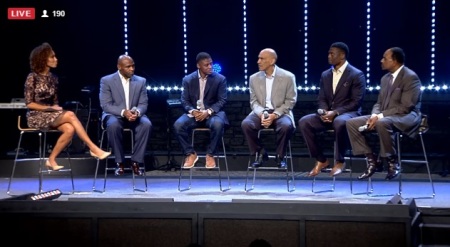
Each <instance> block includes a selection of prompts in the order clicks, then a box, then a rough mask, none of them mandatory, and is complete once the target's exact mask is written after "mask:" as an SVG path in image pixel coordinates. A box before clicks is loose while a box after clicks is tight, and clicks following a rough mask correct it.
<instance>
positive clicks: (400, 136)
mask: <svg viewBox="0 0 450 247" xmlns="http://www.w3.org/2000/svg"><path fill="white" fill-rule="evenodd" d="M418 135H419V138H420V144H421V147H422V155H423V160H406V159H405V160H404V159H402V156H401V148H400V145H401V139H402V137H403V134H401V133H398V134H397V147H398V157H399V158H398V163H399V166H400V171H401V168H402V164H403V163H413V164H425V166H426V168H427V173H428V180H429V182H430V186H431V197H430V198H434V197H435V195H436V192H435V190H434V183H433V179H432V178H431V171H430V165H429V162H428V157H427V152H426V149H425V142H424V141H423V133H422V132H421V131H419V133H418ZM401 176H402V173H400V175H399V188H398V191H399V192H398V194H399V195H400V196H401V195H402V192H403V191H402V190H403V187H402V177H401Z"/></svg>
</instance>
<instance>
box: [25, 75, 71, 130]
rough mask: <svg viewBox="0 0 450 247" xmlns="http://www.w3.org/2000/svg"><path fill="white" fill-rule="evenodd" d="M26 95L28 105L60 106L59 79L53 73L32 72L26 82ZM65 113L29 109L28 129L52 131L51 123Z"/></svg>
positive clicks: (27, 115)
mask: <svg viewBox="0 0 450 247" xmlns="http://www.w3.org/2000/svg"><path fill="white" fill-rule="evenodd" d="M24 95H25V104H27V105H28V104H29V103H31V102H35V103H38V104H41V105H48V106H52V105H55V104H58V103H59V101H58V77H57V76H56V75H54V74H52V73H51V72H50V73H49V74H48V75H41V74H37V73H35V72H31V73H30V74H28V76H27V79H26V81H25V89H24ZM63 112H64V111H62V110H61V111H55V110H52V111H36V110H30V109H28V111H27V114H26V117H27V124H28V127H30V128H36V129H44V130H45V129H51V127H50V125H51V123H53V122H54V121H55V120H56V118H58V117H59V116H60V115H61V114H62V113H63Z"/></svg>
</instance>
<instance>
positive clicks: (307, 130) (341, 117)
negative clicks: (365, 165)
mask: <svg viewBox="0 0 450 247" xmlns="http://www.w3.org/2000/svg"><path fill="white" fill-rule="evenodd" d="M348 53H349V49H348V46H347V45H346V44H345V43H343V42H336V43H333V44H331V46H330V49H329V50H328V63H329V64H331V68H329V69H327V70H325V71H324V72H322V76H321V77H320V90H319V96H318V98H317V100H318V102H317V103H318V110H317V113H312V114H308V115H306V116H303V117H302V118H300V120H299V121H298V125H299V129H300V131H301V133H302V136H303V138H304V140H305V142H306V145H307V146H308V149H309V153H310V156H311V157H312V158H315V159H316V164H315V166H314V168H313V169H312V170H311V172H310V173H309V176H316V175H317V174H319V173H320V171H321V170H322V169H324V168H326V167H328V159H327V157H325V155H324V154H323V150H322V147H321V145H320V143H319V140H318V139H319V138H318V137H317V135H318V134H319V133H321V132H324V131H326V130H334V138H335V142H336V145H335V147H334V160H335V161H334V162H335V163H334V166H333V169H332V170H331V172H330V175H331V176H335V175H338V174H340V173H341V172H342V171H343V170H344V169H345V159H344V156H345V152H346V150H347V149H348V147H349V146H350V145H349V141H348V135H347V129H346V127H345V122H346V121H348V120H349V119H351V118H353V117H356V116H360V115H361V104H362V101H363V98H364V95H365V92H366V79H365V77H364V74H363V72H361V70H359V69H357V68H355V67H353V66H352V65H351V64H350V63H349V62H348V61H347V59H348Z"/></svg>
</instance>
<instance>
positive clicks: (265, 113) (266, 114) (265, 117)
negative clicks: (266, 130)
mask: <svg viewBox="0 0 450 247" xmlns="http://www.w3.org/2000/svg"><path fill="white" fill-rule="evenodd" d="M263 115H264V119H268V118H269V112H268V111H266V110H264V111H263Z"/></svg>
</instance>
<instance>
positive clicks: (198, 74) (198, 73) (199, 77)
mask: <svg viewBox="0 0 450 247" xmlns="http://www.w3.org/2000/svg"><path fill="white" fill-rule="evenodd" d="M197 76H198V79H206V78H208V75H206V76H205V78H202V76H201V75H200V71H199V70H197Z"/></svg>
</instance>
